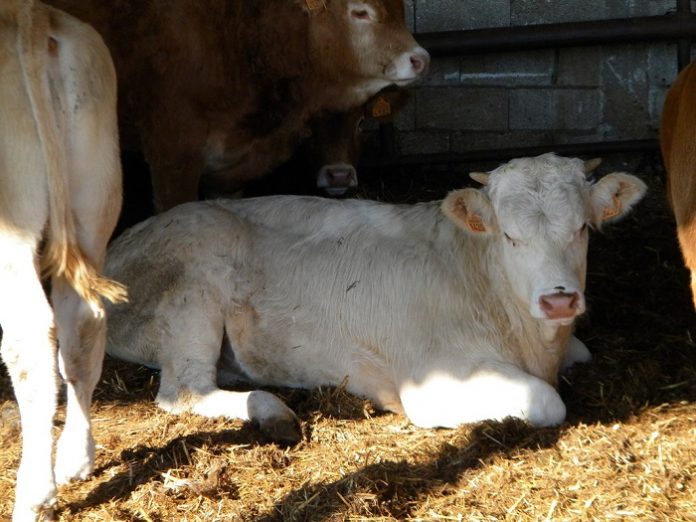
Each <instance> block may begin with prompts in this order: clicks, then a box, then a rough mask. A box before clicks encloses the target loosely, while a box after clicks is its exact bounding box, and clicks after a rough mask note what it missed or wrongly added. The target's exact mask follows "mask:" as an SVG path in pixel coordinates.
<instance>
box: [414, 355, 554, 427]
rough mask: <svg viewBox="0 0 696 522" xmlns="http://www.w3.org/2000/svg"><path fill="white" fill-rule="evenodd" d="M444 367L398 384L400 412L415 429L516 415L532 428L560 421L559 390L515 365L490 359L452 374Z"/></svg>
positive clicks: (452, 425) (450, 425)
mask: <svg viewBox="0 0 696 522" xmlns="http://www.w3.org/2000/svg"><path fill="white" fill-rule="evenodd" d="M449 367H451V364H450V366H449ZM449 367H448V366H447V365H441V366H439V367H438V369H437V370H431V371H423V372H420V375H419V376H417V377H414V378H411V379H409V380H408V381H405V382H404V383H403V384H402V385H401V388H400V394H401V402H402V404H403V406H404V411H405V413H406V415H407V416H408V417H409V419H410V420H411V422H413V423H414V424H415V425H417V426H421V427H424V428H434V427H443V428H454V427H456V426H458V425H460V424H466V423H471V422H479V421H482V420H487V419H492V420H503V419H505V418H506V417H515V418H519V419H522V420H524V421H527V422H529V423H530V424H531V425H533V426H555V425H558V424H560V423H561V422H563V419H565V414H566V408H565V404H563V401H562V400H561V397H560V395H558V392H557V391H556V390H555V389H554V388H553V387H552V386H551V385H550V384H548V383H547V382H545V381H543V380H541V379H539V378H537V377H534V376H533V375H530V374H528V373H525V372H523V371H522V370H521V369H519V368H518V367H516V366H513V365H511V364H508V363H502V362H497V361H491V362H486V363H483V364H480V363H479V364H477V365H476V367H475V368H472V369H471V371H470V372H466V373H465V372H462V371H458V372H457V375H455V374H454V372H452V371H450V370H448V368H449Z"/></svg>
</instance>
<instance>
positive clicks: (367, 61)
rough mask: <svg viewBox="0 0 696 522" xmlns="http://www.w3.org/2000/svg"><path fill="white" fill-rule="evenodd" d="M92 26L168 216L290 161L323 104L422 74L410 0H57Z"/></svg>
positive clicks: (340, 106) (344, 105) (332, 105)
mask: <svg viewBox="0 0 696 522" xmlns="http://www.w3.org/2000/svg"><path fill="white" fill-rule="evenodd" d="M51 3H53V4H54V5H57V6H59V7H61V8H62V9H65V10H66V11H68V12H70V13H71V14H73V15H75V16H77V17H78V18H82V19H83V20H85V21H87V22H89V23H90V24H92V25H93V26H94V27H95V28H97V30H98V31H100V33H101V34H102V36H103V37H104V39H105V41H106V42H107V45H108V46H109V48H110V50H111V53H112V55H113V56H114V62H115V63H116V69H117V71H118V75H119V89H120V92H121V95H122V97H121V98H120V103H119V110H120V125H121V131H122V143H123V145H124V147H126V148H141V149H142V150H143V152H144V154H145V157H146V159H147V161H148V163H149V165H150V169H151V171H152V181H153V191H154V199H155V207H156V210H157V211H161V210H164V209H167V208H169V207H172V206H174V205H176V204H178V203H182V202H184V201H190V200H194V199H196V198H197V197H198V194H199V189H201V190H202V191H203V192H204V193H205V192H215V193H220V192H223V193H231V192H234V191H237V190H239V189H240V188H241V187H242V186H243V185H244V183H245V182H247V181H249V180H251V179H254V178H257V177H259V176H261V175H263V174H265V173H266V172H268V171H270V170H271V169H272V168H273V167H275V166H277V165H279V164H280V163H282V162H283V161H285V160H286V159H288V158H289V157H290V156H291V155H292V152H293V151H294V149H295V148H296V147H297V146H298V145H299V143H300V142H301V141H302V140H303V139H305V138H306V137H307V136H308V135H309V134H310V132H311V130H310V127H309V122H310V120H311V119H312V118H313V117H315V116H317V115H319V114H320V113H322V112H324V111H349V110H350V109H352V108H354V107H358V106H360V105H361V104H363V103H365V102H366V101H367V100H368V98H369V97H370V96H372V95H374V94H375V93H377V92H378V91H379V90H380V89H382V88H384V87H386V86H387V85H391V84H397V85H406V84H408V83H410V82H412V81H414V80H416V79H417V78H418V77H420V76H421V75H422V74H423V73H424V71H425V70H426V69H427V66H428V63H429V59H430V58H429V55H428V53H427V52H426V51H425V50H424V49H423V48H422V47H420V46H419V45H418V44H417V43H416V41H415V40H414V39H413V37H412V35H411V34H410V33H409V32H408V30H407V28H406V24H405V21H404V18H405V13H404V6H403V0H322V1H316V0H254V1H249V0H247V1H229V0H228V1H225V2H221V1H219V0H180V1H178V2H168V1H165V0H137V1H136V0H120V1H118V0H117V1H113V2H102V1H101V0H52V1H51Z"/></svg>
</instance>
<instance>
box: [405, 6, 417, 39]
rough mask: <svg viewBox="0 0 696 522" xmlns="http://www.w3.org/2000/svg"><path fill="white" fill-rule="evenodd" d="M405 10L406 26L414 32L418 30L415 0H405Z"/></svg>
mask: <svg viewBox="0 0 696 522" xmlns="http://www.w3.org/2000/svg"><path fill="white" fill-rule="evenodd" d="M404 10H405V11H406V27H408V29H409V31H411V32H412V33H414V32H416V4H415V0H404Z"/></svg>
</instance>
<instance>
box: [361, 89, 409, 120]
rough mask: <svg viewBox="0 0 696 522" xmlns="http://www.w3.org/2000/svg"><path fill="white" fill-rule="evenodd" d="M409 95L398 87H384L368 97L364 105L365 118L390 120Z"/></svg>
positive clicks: (404, 103)
mask: <svg viewBox="0 0 696 522" xmlns="http://www.w3.org/2000/svg"><path fill="white" fill-rule="evenodd" d="M409 97H410V95H409V93H408V92H407V91H405V90H404V89H401V88H399V87H386V88H385V89H382V90H381V91H380V92H378V93H377V94H375V95H374V96H373V97H372V98H370V99H369V100H368V101H367V102H366V103H365V106H364V114H365V117H366V118H373V119H375V120H377V121H391V120H393V119H394V116H395V115H396V113H397V112H399V111H400V110H401V109H402V108H403V106H404V105H406V103H407V102H408V99H409Z"/></svg>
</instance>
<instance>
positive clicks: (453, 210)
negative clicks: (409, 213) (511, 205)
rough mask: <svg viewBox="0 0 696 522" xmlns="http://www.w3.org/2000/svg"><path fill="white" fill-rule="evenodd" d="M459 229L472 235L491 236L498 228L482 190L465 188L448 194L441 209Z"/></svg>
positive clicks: (488, 201) (491, 208) (489, 203)
mask: <svg viewBox="0 0 696 522" xmlns="http://www.w3.org/2000/svg"><path fill="white" fill-rule="evenodd" d="M440 208H441V209H442V212H443V213H444V214H445V215H446V216H447V217H448V218H449V219H450V220H451V221H452V222H453V223H454V224H455V225H457V226H458V227H459V228H461V229H463V230H465V231H467V232H469V233H472V234H481V235H484V234H490V233H491V232H493V231H494V229H495V226H496V220H495V214H494V213H493V207H492V206H491V202H490V200H489V199H488V196H486V195H485V194H484V193H483V192H481V191H480V190H476V189H472V188H465V189H460V190H455V191H453V192H450V193H449V194H447V197H446V198H445V199H444V201H443V202H442V205H441V207H440Z"/></svg>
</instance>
